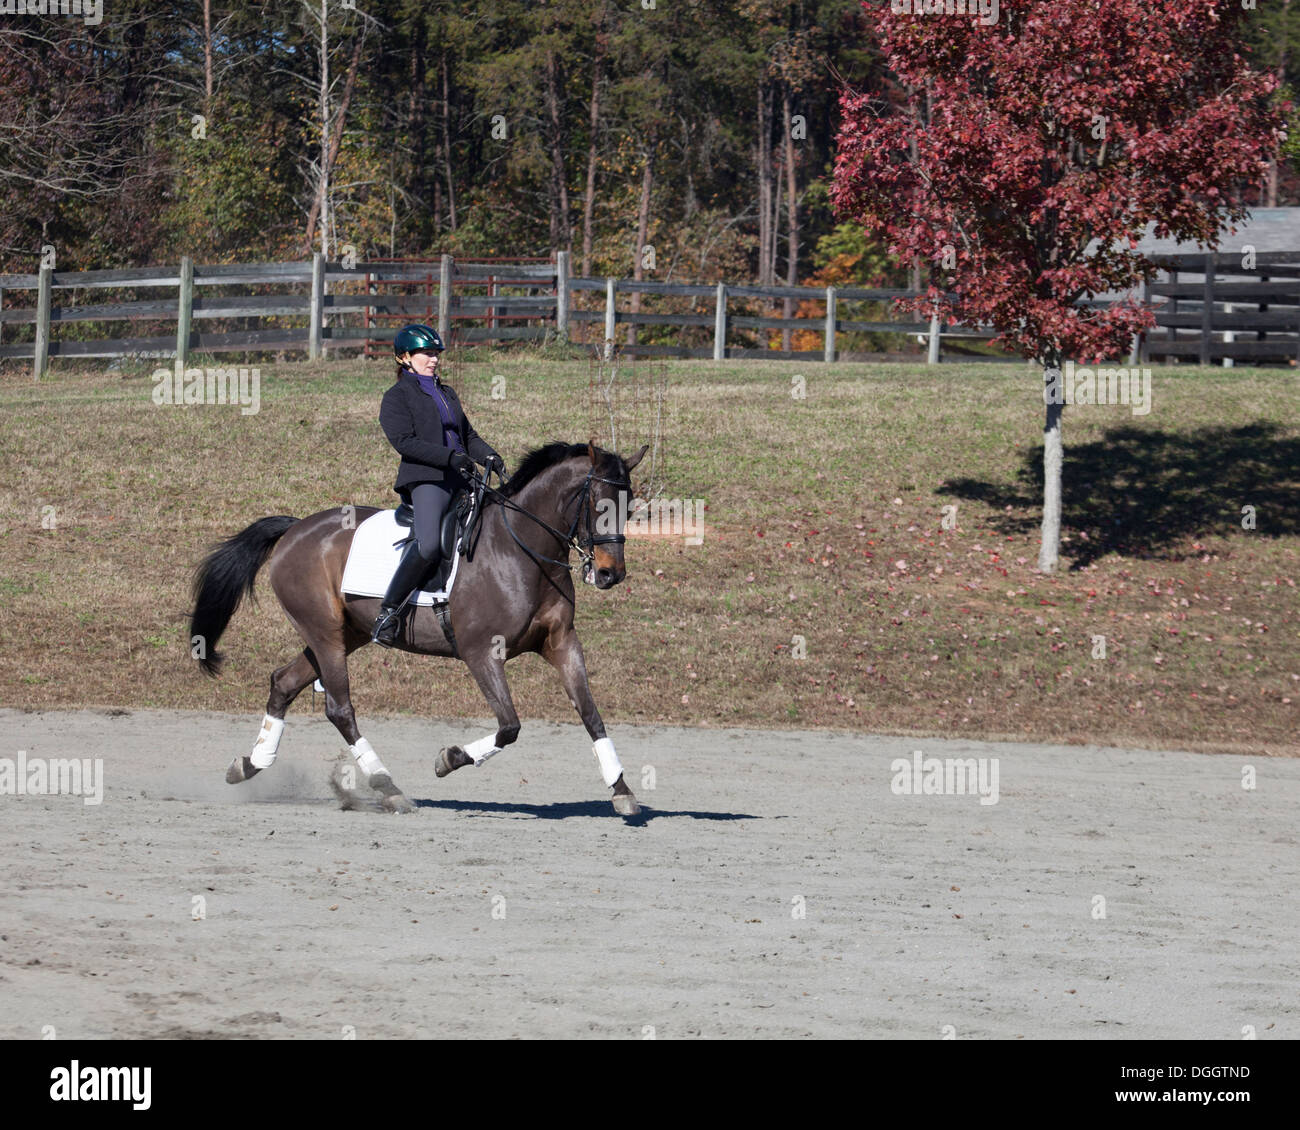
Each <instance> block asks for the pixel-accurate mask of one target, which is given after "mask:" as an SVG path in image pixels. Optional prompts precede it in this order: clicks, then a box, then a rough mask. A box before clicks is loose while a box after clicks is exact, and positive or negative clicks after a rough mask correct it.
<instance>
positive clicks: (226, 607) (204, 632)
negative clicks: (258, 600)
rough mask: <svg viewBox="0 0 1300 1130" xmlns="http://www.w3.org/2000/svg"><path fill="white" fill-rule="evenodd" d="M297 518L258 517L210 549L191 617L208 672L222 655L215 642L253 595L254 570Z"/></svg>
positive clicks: (196, 581)
mask: <svg viewBox="0 0 1300 1130" xmlns="http://www.w3.org/2000/svg"><path fill="white" fill-rule="evenodd" d="M297 520H298V519H297V518H289V517H286V516H285V515H283V514H281V515H279V516H277V517H275V518H260V519H259V520H258V521H256V522H254V523H253V524H252V525H251V526H249V527H248V529H246V530H241V531H240V532H239V533H237V534H236V535H235V536H234V537H233V538H229V539H228V540H226V541H223V542H222V543H221V544H220V545H217V546H215V547H214V548H213V550H212V552H211V553H209V554H208V555H207V557H205V558H204V559H203V564H202V565H200V566H199V568H198V572H197V573H195V575H194V614H193V615H192V616H191V617H190V645H191V648H197V654H196V655H195V658H196V659H197V660H198V661H199V666H200V667H202V668H203V670H204V671H206V672H207V673H208V674H209V675H213V676H215V675H216V674H217V673H218V672H219V671H220V670H221V661H222V659H223V658H225V657H224V656H223V655H222V654H221V652H219V651H218V650H217V641H218V640H219V639H221V633H222V632H224V631H225V630H226V625H227V624H229V623H230V618H231V617H232V616H233V615H234V614H235V609H236V608H238V607H239V602H240V601H241V600H242V599H243V598H244V597H245V596H252V595H253V582H254V581H255V580H256V579H257V571H258V570H259V569H260V568H261V567H262V565H263V563H264V562H265V561H266V559H267V558H268V557H269V556H270V555H271V550H272V549H273V548H274V546H275V543H276V542H277V541H279V540H280V538H282V537H283V536H284V533H285V531H286V530H287V529H288V528H289V527H290V526H292V525H293V524H294V523H295V522H296V521H297Z"/></svg>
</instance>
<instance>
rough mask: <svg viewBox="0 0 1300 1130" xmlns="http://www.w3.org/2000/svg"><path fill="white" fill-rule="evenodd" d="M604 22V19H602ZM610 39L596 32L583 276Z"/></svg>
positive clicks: (586, 267) (588, 257)
mask: <svg viewBox="0 0 1300 1130" xmlns="http://www.w3.org/2000/svg"><path fill="white" fill-rule="evenodd" d="M601 23H602V24H603V23H604V20H603V19H602V20H601ZM607 43H608V40H607V39H606V37H605V35H604V34H603V33H602V32H599V31H598V32H597V33H596V53H595V55H594V57H593V59H592V63H591V120H590V133H589V135H588V141H587V189H586V192H585V193H584V194H583V197H582V277H583V278H590V277H591V246H592V228H593V225H594V223H595V213H596V150H597V146H596V139H597V135H598V134H599V132H600V75H601V71H602V70H603V69H604V63H605V49H606V44H607Z"/></svg>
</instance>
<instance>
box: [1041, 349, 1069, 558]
mask: <svg viewBox="0 0 1300 1130" xmlns="http://www.w3.org/2000/svg"><path fill="white" fill-rule="evenodd" d="M1060 381H1061V370H1060V369H1059V368H1058V367H1057V366H1056V365H1055V364H1050V365H1048V366H1047V367H1045V368H1044V370H1043V384H1044V388H1047V389H1051V388H1052V386H1053V385H1055V395H1053V396H1049V397H1048V398H1047V422H1046V423H1045V424H1044V426H1043V532H1042V544H1041V546H1040V547H1039V550H1038V571H1039V572H1040V573H1053V572H1055V571H1056V565H1057V561H1058V560H1059V557H1060V553H1061V464H1062V462H1063V461H1064V449H1063V447H1062V444H1061V409H1062V408H1063V407H1064V405H1063V404H1062V403H1061V399H1062V398H1061V392H1062V390H1061V385H1060Z"/></svg>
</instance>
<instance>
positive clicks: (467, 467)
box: [447, 451, 474, 478]
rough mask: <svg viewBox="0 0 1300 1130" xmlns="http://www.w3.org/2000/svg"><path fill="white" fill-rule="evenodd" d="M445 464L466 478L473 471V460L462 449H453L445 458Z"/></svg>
mask: <svg viewBox="0 0 1300 1130" xmlns="http://www.w3.org/2000/svg"><path fill="white" fill-rule="evenodd" d="M447 466H448V467H450V468H451V469H452V470H453V471H456V472H458V473H459V474H462V475H464V476H466V477H467V478H468V477H469V476H470V475H472V474H473V473H474V460H473V459H471V458H470V457H469V456H468V455H466V454H465V453H464V452H463V451H453V452H452V453H451V458H450V459H448V460H447Z"/></svg>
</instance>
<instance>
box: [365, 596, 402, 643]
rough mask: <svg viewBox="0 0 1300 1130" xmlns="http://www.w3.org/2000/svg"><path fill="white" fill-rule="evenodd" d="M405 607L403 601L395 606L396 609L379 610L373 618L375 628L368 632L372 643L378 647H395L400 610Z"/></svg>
mask: <svg viewBox="0 0 1300 1130" xmlns="http://www.w3.org/2000/svg"><path fill="white" fill-rule="evenodd" d="M404 607H405V601H403V603H402V604H399V605H397V607H396V608H381V609H380V610H379V615H378V616H376V617H375V626H374V627H373V628H372V629H371V631H370V640H371V642H372V643H377V644H379V646H380V647H396V646H397V629H398V626H399V625H400V624H401V620H402V609H403V608H404Z"/></svg>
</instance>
